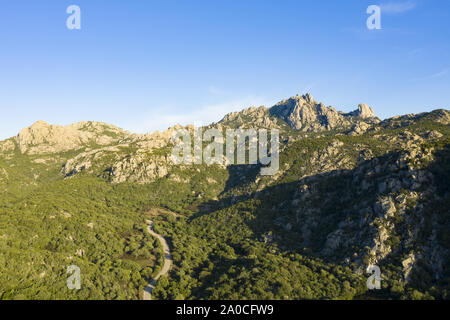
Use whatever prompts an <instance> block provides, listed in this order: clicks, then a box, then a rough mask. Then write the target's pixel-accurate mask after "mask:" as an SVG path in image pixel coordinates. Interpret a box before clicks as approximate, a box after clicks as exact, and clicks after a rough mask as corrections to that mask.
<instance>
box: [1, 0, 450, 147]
mask: <svg viewBox="0 0 450 320" xmlns="http://www.w3.org/2000/svg"><path fill="white" fill-rule="evenodd" d="M71 4H76V5H79V6H80V8H81V30H68V29H67V28H66V19H67V17H68V16H69V15H68V14H67V13H66V8H67V7H68V6H69V5H71ZM371 4H376V5H380V6H381V8H382V13H381V23H382V30H372V31H370V30H368V29H367V28H366V20H367V18H368V16H369V15H368V14H366V8H367V7H368V6H369V5H371ZM305 92H311V93H312V95H313V96H314V97H315V98H316V100H319V101H322V102H324V103H325V104H326V105H333V106H334V107H336V108H337V109H338V110H342V111H350V110H353V109H355V108H356V106H357V105H358V103H360V102H365V103H368V104H369V105H371V106H372V107H373V108H374V110H375V112H376V114H377V115H378V116H379V117H381V118H386V117H389V116H393V115H397V114H405V113H417V112H422V111H429V110H432V109H436V108H446V109H449V108H450V1H448V0H400V1H395V0H392V1H390V0H380V2H377V1H375V0H370V1H365V0H347V1H336V0H318V1H309V0H308V1H306V0H305V1H301V0H294V1H285V0H284V1H275V0H274V1H264V0H258V1H251V0H241V1H230V0H226V1H225V0H208V1H199V0H189V1H188V0H186V1H181V0H178V1H170V0H164V1H149V0H142V1H137V0H127V1H125V0H120V1H119V0H95V1H94V0H72V1H65V0H57V1H56V0H39V1H38V0H29V1H24V0H14V1H1V2H0V108H1V117H0V139H4V138H7V137H10V136H13V135H15V134H17V132H18V131H19V130H20V129H21V128H23V127H26V126H29V125H31V124H32V123H33V122H34V121H36V120H46V121H48V122H50V123H56V124H69V123H72V122H77V121H81V120H95V121H104V122H109V123H112V124H115V125H118V126H121V127H124V128H125V129H128V130H131V131H134V132H146V131H153V130H155V129H164V128H165V127H167V126H168V125H171V124H175V123H177V122H181V123H182V124H187V123H188V122H189V123H193V122H195V123H205V122H209V121H213V120H219V119H220V118H221V117H222V116H223V115H224V114H225V113H226V112H229V111H236V110H239V109H241V108H243V107H248V106H251V105H256V106H259V105H263V104H265V105H267V106H270V105H271V104H272V103H274V102H276V101H279V100H281V99H283V98H287V97H290V96H293V95H296V94H297V93H305Z"/></svg>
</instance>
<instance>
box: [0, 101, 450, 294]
mask: <svg viewBox="0 0 450 320" xmlns="http://www.w3.org/2000/svg"><path fill="white" fill-rule="evenodd" d="M449 124H450V111H448V110H445V109H437V110H435V111H432V112H427V113H421V114H408V115H403V116H396V117H393V118H389V119H385V120H381V119H379V118H378V117H376V115H375V113H374V111H373V110H372V108H371V107H369V106H368V105H366V104H364V103H361V104H359V105H358V106H357V108H356V110H355V111H353V112H349V113H344V112H340V111H337V110H336V109H335V108H333V107H331V106H325V105H324V104H323V103H321V102H317V101H315V100H314V98H313V97H312V96H311V95H310V94H305V95H297V96H295V97H291V98H289V99H285V100H282V101H280V102H279V103H277V104H276V105H274V106H272V107H271V108H267V107H264V106H261V107H258V108H257V107H251V108H248V109H244V110H242V111H240V112H233V113H230V114H228V115H226V116H225V117H224V118H223V119H222V120H220V121H218V122H217V123H212V124H210V125H208V126H205V127H204V128H202V129H203V130H206V129H208V128H218V129H219V130H225V129H228V128H254V129H260V128H265V129H269V130H273V129H278V130H279V131H280V170H279V171H278V173H277V174H276V175H274V176H261V175H260V174H259V169H260V165H259V164H257V165H252V164H245V165H217V164H215V165H206V164H193V165H185V164H183V165H175V164H173V163H172V162H171V158H170V154H171V150H172V147H173V143H172V141H171V137H172V134H173V133H174V132H175V131H176V130H177V129H180V128H184V129H187V130H191V131H192V130H194V127H193V126H187V127H182V126H180V125H177V126H175V127H172V128H169V129H168V130H166V131H164V132H154V133H149V134H133V133H130V132H128V131H125V130H122V129H120V128H118V127H116V126H113V125H110V124H106V123H99V122H80V123H76V124H72V125H68V126H59V125H51V124H48V123H46V122H44V121H38V122H36V123H34V124H33V125H32V126H30V127H28V128H25V129H22V130H21V131H20V132H19V133H18V135H17V136H15V137H12V138H10V139H7V140H5V141H2V142H0V190H2V195H3V196H2V197H1V199H0V250H1V251H2V255H1V257H0V299H20V298H25V299H140V298H141V297H142V291H143V288H144V287H145V286H146V284H147V283H148V282H149V281H150V280H151V279H152V276H154V275H155V274H157V273H158V272H159V271H160V268H161V267H162V265H163V260H164V254H163V250H162V247H161V244H160V243H159V242H158V241H157V239H156V238H153V237H151V236H150V235H149V234H148V233H147V232H146V230H147V226H146V223H145V221H146V220H148V219H149V218H151V219H152V221H153V223H154V229H155V231H156V232H157V233H158V234H162V235H164V237H165V238H166V239H168V241H169V245H170V247H171V253H172V257H173V268H172V269H171V270H170V273H169V275H168V276H167V277H166V276H163V277H161V278H160V279H159V280H158V282H157V283H156V286H155V289H154V290H153V295H154V297H155V298H156V299H369V298H370V299H372V298H389V299H449V297H450V296H449V288H450V268H449V267H448V266H449V265H450V254H449V253H450V251H449V250H450V245H449V244H450V241H449V240H450V190H449V186H450V184H449V181H450V179H449V178H450V161H449V160H450V159H449V156H450V148H449V142H450V126H449ZM69 265H77V266H79V267H80V269H81V270H82V275H83V285H82V289H80V290H78V291H71V290H68V289H67V287H66V279H67V275H66V268H67V267H68V266H69ZM373 265H376V266H378V267H379V268H380V270H381V275H382V280H381V285H382V286H381V289H379V290H369V289H368V288H367V285H366V280H367V278H368V277H369V276H370V274H368V273H366V270H367V267H368V266H373Z"/></svg>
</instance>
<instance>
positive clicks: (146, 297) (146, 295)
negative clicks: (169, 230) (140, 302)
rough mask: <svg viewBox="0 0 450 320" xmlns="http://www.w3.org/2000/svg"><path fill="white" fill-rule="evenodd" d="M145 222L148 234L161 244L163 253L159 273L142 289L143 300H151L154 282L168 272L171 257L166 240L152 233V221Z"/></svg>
mask: <svg viewBox="0 0 450 320" xmlns="http://www.w3.org/2000/svg"><path fill="white" fill-rule="evenodd" d="M146 222H147V224H148V232H149V233H150V234H151V235H152V236H154V237H156V238H158V240H159V242H160V243H161V244H162V247H163V251H164V265H163V267H162V269H161V271H160V272H158V274H157V275H156V276H155V278H154V279H153V280H152V281H151V282H150V283H149V284H148V286H146V287H145V289H144V300H152V292H153V289H154V288H155V285H156V281H158V279H159V278H160V277H161V276H164V275H166V274H167V273H168V272H169V270H170V267H171V266H172V256H171V255H170V248H169V245H168V244H167V241H166V239H164V237H163V236H161V235H160V234H157V233H156V232H155V231H153V222H152V221H150V220H147V221H146Z"/></svg>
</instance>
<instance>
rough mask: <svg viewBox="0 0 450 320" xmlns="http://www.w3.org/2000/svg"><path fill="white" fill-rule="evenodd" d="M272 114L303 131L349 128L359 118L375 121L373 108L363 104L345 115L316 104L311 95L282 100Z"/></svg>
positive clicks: (321, 104)
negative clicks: (355, 118)
mask: <svg viewBox="0 0 450 320" xmlns="http://www.w3.org/2000/svg"><path fill="white" fill-rule="evenodd" d="M270 113H271V115H272V116H275V117H278V118H281V119H283V120H285V121H286V122H287V123H288V124H289V125H290V126H291V127H293V128H294V129H297V130H302V131H321V130H332V129H336V128H341V127H342V128H343V127H349V126H351V125H353V124H354V123H355V121H354V119H352V117H358V118H360V120H361V119H364V120H366V119H375V114H374V112H373V110H372V108H370V107H369V106H368V105H366V104H364V103H361V104H360V105H359V106H358V109H357V110H355V111H353V112H350V113H347V114H345V113H342V112H339V111H337V110H336V109H334V108H333V107H331V106H329V107H327V106H325V105H324V104H323V103H321V102H316V101H315V100H314V98H313V97H312V95H311V94H309V93H307V94H305V95H299V94H298V95H297V96H295V97H291V98H289V99H285V100H282V101H281V102H279V103H277V104H276V105H275V106H273V107H272V108H271V109H270Z"/></svg>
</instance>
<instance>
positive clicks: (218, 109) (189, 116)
mask: <svg viewBox="0 0 450 320" xmlns="http://www.w3.org/2000/svg"><path fill="white" fill-rule="evenodd" d="M272 104H273V102H272V101H267V100H265V99H264V98H262V97H257V96H248V97H245V98H243V99H237V100H232V101H225V102H222V103H218V104H214V105H207V106H203V107H201V108H198V109H194V110H186V112H182V113H180V112H178V113H174V112H166V113H164V112H162V111H161V110H159V111H155V113H154V114H151V115H148V116H147V117H145V118H144V119H143V120H142V121H139V122H138V123H134V124H130V125H127V126H125V127H126V129H127V130H129V131H131V132H135V133H147V132H153V131H156V130H159V131H163V130H166V129H168V128H169V127H172V126H174V125H177V124H181V125H183V126H185V125H189V124H194V125H196V126H202V125H208V124H210V123H213V122H218V121H220V120H221V119H222V118H223V117H224V116H225V115H226V114H227V113H230V112H234V111H240V110H242V109H244V108H248V107H250V106H256V107H259V106H261V105H265V106H272Z"/></svg>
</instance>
